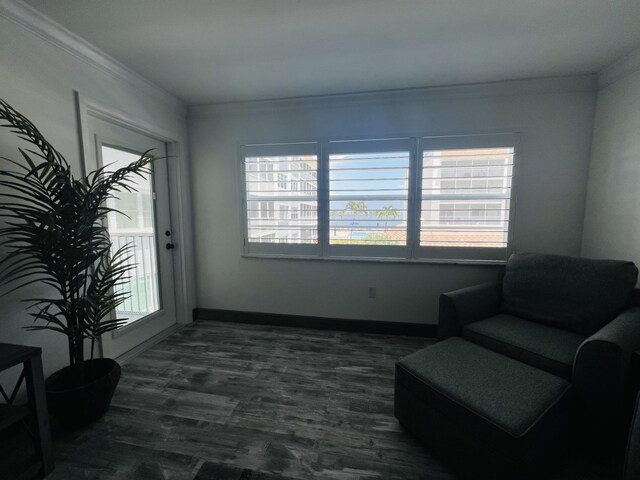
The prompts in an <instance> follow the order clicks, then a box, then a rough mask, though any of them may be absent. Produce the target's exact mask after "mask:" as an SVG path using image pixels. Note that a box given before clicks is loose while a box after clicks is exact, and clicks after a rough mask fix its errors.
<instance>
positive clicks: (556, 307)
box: [438, 254, 640, 433]
mask: <svg viewBox="0 0 640 480" xmlns="http://www.w3.org/2000/svg"><path fill="white" fill-rule="evenodd" d="M637 278H638V269H637V268H636V266H635V265H634V264H633V263H631V262H622V261H612V260H591V259H584V258H573V257H564V256H558V255H538V254H518V255H512V256H511V258H510V259H509V261H508V263H507V266H506V269H505V274H504V278H503V280H502V282H497V283H492V284H484V285H478V286H475V287H469V288H464V289H461V290H457V291H454V292H450V293H445V294H443V295H441V297H440V317H439V326H438V338H439V340H444V339H446V338H449V337H452V336H460V337H462V338H464V339H465V340H467V341H471V342H473V343H476V344H478V345H481V346H483V347H485V348H488V349H490V350H493V351H495V352H498V353H501V354H503V355H506V356H508V357H511V358H513V359H516V360H518V361H521V362H523V363H526V364H528V365H530V366H533V367H536V368H538V369H541V370H544V371H547V372H549V373H552V374H554V375H556V376H558V377H562V378H564V379H566V380H568V381H569V382H571V383H572V385H573V389H574V392H575V394H576V395H575V398H576V399H577V407H578V409H577V411H578V413H579V415H580V417H581V418H582V419H585V418H586V419H587V420H588V424H589V430H590V431H594V432H599V433H601V432H602V431H603V429H604V430H607V429H608V428H610V427H612V426H613V425H615V424H616V422H617V421H618V420H619V419H620V413H621V411H622V407H623V401H624V395H625V389H626V388H627V383H628V379H627V373H628V366H629V359H630V356H631V353H632V352H633V350H634V349H638V348H639V347H640V307H639V306H634V304H633V303H634V300H633V299H634V298H637V296H638V292H637V291H634V288H635V285H636V281H637ZM579 423H581V424H584V423H585V422H583V421H579Z"/></svg>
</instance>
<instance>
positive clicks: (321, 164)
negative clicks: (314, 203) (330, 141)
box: [318, 143, 329, 257]
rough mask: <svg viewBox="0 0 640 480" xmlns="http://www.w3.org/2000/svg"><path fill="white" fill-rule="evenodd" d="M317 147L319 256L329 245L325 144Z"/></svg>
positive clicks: (327, 180) (325, 253)
mask: <svg viewBox="0 0 640 480" xmlns="http://www.w3.org/2000/svg"><path fill="white" fill-rule="evenodd" d="M318 149H319V152H318V243H319V246H320V256H321V257H325V256H326V255H327V246H328V245H329V161H328V149H327V148H326V146H325V144H324V143H321V144H320V145H319V146H318Z"/></svg>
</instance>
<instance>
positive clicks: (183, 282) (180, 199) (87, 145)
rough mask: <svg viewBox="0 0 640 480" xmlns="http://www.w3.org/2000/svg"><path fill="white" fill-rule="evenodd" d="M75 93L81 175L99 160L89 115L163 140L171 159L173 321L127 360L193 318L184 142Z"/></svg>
mask: <svg viewBox="0 0 640 480" xmlns="http://www.w3.org/2000/svg"><path fill="white" fill-rule="evenodd" d="M74 94H75V99H76V109H77V112H76V113H77V116H78V124H79V137H80V156H81V160H82V161H81V162H80V165H81V168H82V174H83V175H86V173H87V171H88V170H89V167H90V166H92V167H93V168H95V167H96V166H97V162H98V160H97V156H96V152H95V142H94V141H93V139H92V138H91V134H90V132H89V117H94V118H97V119H99V120H103V121H106V122H108V123H111V124H113V125H116V126H119V127H122V128H126V129H128V130H131V131H133V132H136V133H139V134H142V135H146V136H148V137H151V138H154V139H156V140H158V141H161V142H164V143H165V144H166V146H167V156H168V157H169V158H170V159H171V161H169V162H167V175H168V182H169V208H170V210H171V223H172V225H171V232H172V239H173V241H174V243H175V244H176V245H177V246H178V248H176V249H175V250H174V255H173V256H172V257H173V276H174V278H173V280H174V294H175V305H176V324H175V325H174V326H172V327H169V328H168V329H167V330H165V331H163V332H161V333H160V334H158V335H156V336H154V337H152V338H151V339H148V340H147V341H145V342H143V343H142V344H140V345H139V346H138V347H135V348H133V349H132V350H130V351H129V352H127V353H125V354H123V355H122V357H119V360H121V361H126V360H127V359H129V358H132V357H134V356H135V355H137V354H139V353H141V352H142V351H144V350H146V349H147V348H148V347H149V346H151V345H153V344H155V343H157V342H158V341H160V340H162V339H163V338H165V337H166V336H167V335H169V334H171V333H173V332H174V331H176V330H178V329H180V328H182V327H183V326H184V325H186V324H188V323H191V321H192V307H193V306H192V305H191V304H192V301H191V299H192V298H193V295H192V291H191V290H192V285H191V284H192V282H191V272H190V270H191V265H190V262H189V261H188V258H189V256H188V255H189V253H190V251H191V232H190V231H189V229H188V226H189V224H188V220H189V219H190V215H189V213H190V212H189V205H190V204H189V201H188V196H187V180H188V170H187V168H186V157H185V156H184V154H183V151H184V146H183V144H182V143H183V142H182V141H181V140H179V137H180V135H179V134H177V133H176V132H172V131H169V130H166V129H164V128H162V127H159V126H157V125H153V124H151V123H148V122H146V121H144V120H140V119H136V118H134V117H132V116H131V115H128V114H126V113H125V112H122V111H118V110H115V109H112V108H109V107H107V106H105V105H102V104H100V103H99V102H96V101H94V100H92V99H90V98H88V97H86V96H84V95H82V94H81V93H80V92H78V91H74ZM165 332H166V334H165ZM158 337H160V338H158ZM100 353H101V354H102V341H100Z"/></svg>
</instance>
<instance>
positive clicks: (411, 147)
mask: <svg viewBox="0 0 640 480" xmlns="http://www.w3.org/2000/svg"><path fill="white" fill-rule="evenodd" d="M516 140H517V136H516V135H514V134H487V135H460V136H440V137H424V138H415V137H414V138H385V139H365V140H332V141H325V142H322V143H320V142H300V143H290V144H259V145H258V144H253V145H245V146H243V147H242V149H241V165H242V192H243V207H244V208H243V223H244V252H245V254H246V255H258V256H262V255H265V256H282V257H309V258H311V257H325V258H338V259H340V258H371V259H399V260H417V261H419V260H429V261H439V262H489V263H500V262H504V261H505V260H506V258H507V256H508V254H509V253H510V251H511V250H512V249H513V247H512V238H513V218H514V205H513V187H514V185H513V178H514V168H515V164H514V162H515V160H514V159H515V155H516Z"/></svg>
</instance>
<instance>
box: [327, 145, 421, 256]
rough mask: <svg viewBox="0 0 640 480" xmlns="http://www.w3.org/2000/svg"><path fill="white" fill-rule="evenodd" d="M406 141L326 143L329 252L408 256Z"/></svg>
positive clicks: (408, 153) (408, 151)
mask: <svg viewBox="0 0 640 480" xmlns="http://www.w3.org/2000/svg"><path fill="white" fill-rule="evenodd" d="M411 146H412V141H411V139H390V140H369V141H345V142H330V143H329V145H328V147H327V149H328V152H327V162H328V166H327V170H328V178H329V181H328V184H329V185H328V190H329V205H328V208H329V232H328V244H329V246H328V251H329V254H330V255H334V256H342V255H348V256H374V257H383V256H397V257H404V256H406V255H407V254H408V245H409V244H408V237H407V232H408V218H409V192H410V189H409V183H410V177H411V175H410V172H411V164H412V162H413V149H412V148H411Z"/></svg>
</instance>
